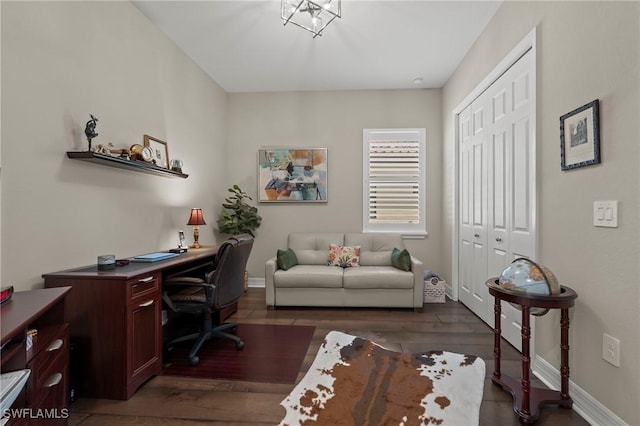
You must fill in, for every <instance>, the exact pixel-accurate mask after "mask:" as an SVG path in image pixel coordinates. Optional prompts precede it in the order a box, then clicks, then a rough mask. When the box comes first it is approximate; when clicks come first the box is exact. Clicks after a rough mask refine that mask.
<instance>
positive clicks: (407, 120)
mask: <svg viewBox="0 0 640 426" xmlns="http://www.w3.org/2000/svg"><path fill="white" fill-rule="evenodd" d="M441 123H442V115H441V91H440V90H398V91H394V90H389V91H341V92H296V93H254V94H230V95H229V147H228V150H229V154H228V157H227V159H228V163H229V177H230V178H231V181H232V182H234V183H238V184H239V185H240V186H241V187H242V188H243V189H245V190H246V191H247V192H249V193H250V194H251V195H252V196H253V197H254V199H255V195H256V194H257V181H256V169H257V151H258V149H259V148H262V147H273V146H296V147H312V148H327V152H328V157H329V158H328V167H329V181H328V199H329V200H328V202H327V203H326V204H324V203H322V204H316V203H314V204H297V203H286V204H273V203H271V204H269V203H267V204H265V203H261V204H258V205H257V206H258V209H259V213H260V215H261V216H262V217H263V222H262V226H261V228H260V229H258V233H257V239H256V242H255V245H254V252H253V253H252V255H251V259H250V260H249V268H248V269H249V273H250V274H251V276H253V277H256V276H257V277H264V262H265V261H266V260H267V259H268V258H270V257H272V256H275V254H276V250H277V249H278V248H283V247H286V242H287V240H286V237H287V234H288V233H289V232H302V231H310V232H313V231H337V232H362V129H364V128H386V127H424V128H426V136H427V159H428V160H427V161H428V164H427V231H428V233H429V236H428V237H427V238H426V239H419V240H405V245H406V247H407V248H408V249H409V251H410V252H411V253H412V254H414V255H415V256H417V257H418V258H420V259H421V260H422V261H423V262H424V263H425V266H426V267H427V268H429V269H433V270H435V271H439V270H440V269H441V268H440V256H441V253H440V244H441V231H440V204H441V192H442V186H441V182H440V176H441V167H440V158H442V151H441V146H442V142H441V125H442V124H441Z"/></svg>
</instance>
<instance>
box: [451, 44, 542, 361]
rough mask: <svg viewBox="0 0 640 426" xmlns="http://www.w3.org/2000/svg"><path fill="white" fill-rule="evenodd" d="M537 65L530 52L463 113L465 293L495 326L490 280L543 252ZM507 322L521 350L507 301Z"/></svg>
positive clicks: (515, 315)
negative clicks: (539, 246)
mask: <svg viewBox="0 0 640 426" xmlns="http://www.w3.org/2000/svg"><path fill="white" fill-rule="evenodd" d="M533 66H534V63H533V53H532V52H531V51H529V52H528V53H526V54H525V55H524V56H522V57H521V58H520V59H519V60H518V61H517V62H516V63H515V64H513V65H512V66H511V67H510V68H509V69H508V70H507V71H506V72H505V73H504V74H502V75H501V76H500V78H498V79H497V80H496V81H495V82H494V83H493V84H492V85H491V86H490V87H489V88H488V89H487V90H485V91H484V92H483V93H482V94H481V95H480V96H479V97H478V98H477V99H476V100H475V101H474V102H473V103H472V104H471V105H470V106H469V107H468V108H467V109H465V110H464V111H463V113H462V114H461V115H460V116H459V123H460V129H459V130H460V139H459V140H460V154H461V156H460V164H459V166H460V168H459V170H460V207H461V211H460V213H461V214H460V227H459V229H460V233H459V235H460V241H459V273H458V279H459V296H460V301H461V302H462V303H464V304H465V305H467V306H468V307H469V308H470V309H471V310H472V311H473V312H474V313H475V314H476V315H478V316H479V317H480V318H482V319H483V320H484V321H485V322H486V323H488V324H489V325H492V326H493V325H494V299H493V297H491V296H490V295H489V294H488V291H487V290H486V285H485V282H486V280H487V278H489V277H496V276H499V275H500V273H501V272H502V270H503V269H504V268H505V267H506V266H507V265H509V263H511V261H512V260H513V259H515V258H517V257H529V258H533V257H534V256H535V250H536V244H535V243H536V234H535V232H536V230H535V200H536V199H535V197H536V187H535V143H534V139H533V135H534V131H535V129H534V126H535V124H534V123H533V117H534V112H535V111H534V102H533V96H532V94H533V90H534V89H533V87H534V86H533V84H532V83H533V75H532V72H533V70H534V68H533ZM476 120H477V121H476ZM467 128H468V129H467ZM465 132H467V133H465ZM501 326H502V335H503V337H505V339H507V340H508V341H509V342H510V343H511V344H513V345H514V346H515V347H516V348H518V349H520V346H521V312H520V311H519V310H517V309H515V308H513V307H512V306H511V305H510V304H508V303H503V304H502V319H501Z"/></svg>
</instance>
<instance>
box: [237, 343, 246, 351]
mask: <svg viewBox="0 0 640 426" xmlns="http://www.w3.org/2000/svg"><path fill="white" fill-rule="evenodd" d="M242 348H244V342H236V350H238V351H240V350H242Z"/></svg>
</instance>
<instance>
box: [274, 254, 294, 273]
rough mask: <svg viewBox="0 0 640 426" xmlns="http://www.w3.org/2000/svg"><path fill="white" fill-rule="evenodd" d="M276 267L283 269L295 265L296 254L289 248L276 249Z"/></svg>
mask: <svg viewBox="0 0 640 426" xmlns="http://www.w3.org/2000/svg"><path fill="white" fill-rule="evenodd" d="M276 259H277V263H278V268H280V269H284V270H285V271H286V270H287V269H289V268H291V267H292V266H296V265H297V264H298V258H297V257H296V254H295V253H294V252H293V250H291V249H286V250H280V249H278V256H277V258H276Z"/></svg>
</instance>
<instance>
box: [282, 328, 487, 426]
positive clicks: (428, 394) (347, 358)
mask: <svg viewBox="0 0 640 426" xmlns="http://www.w3.org/2000/svg"><path fill="white" fill-rule="evenodd" d="M484 378H485V363H484V361H483V360H482V359H481V358H477V357H476V356H474V355H461V354H456V353H452V352H442V351H438V352H425V353H415V354H413V353H398V352H393V351H390V350H388V349H385V348H383V347H382V346H379V345H377V344H375V343H373V342H371V341H369V340H366V339H362V338H360V337H356V336H351V335H348V334H344V333H340V332H338V331H331V332H329V334H327V336H326V337H325V339H324V342H323V343H322V346H321V347H320V350H319V351H318V354H317V355H316V358H315V360H314V361H313V364H312V365H311V367H310V368H309V371H308V372H307V374H305V376H304V377H303V378H302V380H301V381H300V383H298V384H297V385H296V386H295V388H294V389H293V391H291V393H290V394H289V395H288V396H287V398H285V399H284V401H282V402H281V403H280V404H281V405H282V406H283V407H284V408H285V410H286V415H285V417H284V419H283V420H282V422H281V423H280V425H281V426H285V425H332V426H337V425H354V426H363V425H403V426H409V425H461V426H467V425H477V424H478V421H479V418H478V417H479V412H480V403H481V402H482V390H483V385H484Z"/></svg>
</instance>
